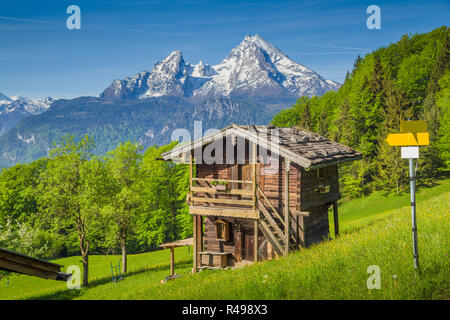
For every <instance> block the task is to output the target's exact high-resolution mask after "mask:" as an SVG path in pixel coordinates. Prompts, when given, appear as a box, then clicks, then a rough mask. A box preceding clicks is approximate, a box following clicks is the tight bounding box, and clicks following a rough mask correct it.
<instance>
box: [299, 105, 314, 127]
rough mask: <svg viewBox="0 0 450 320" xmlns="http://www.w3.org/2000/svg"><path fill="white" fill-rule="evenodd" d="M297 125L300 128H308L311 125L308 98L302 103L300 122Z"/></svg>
mask: <svg viewBox="0 0 450 320" xmlns="http://www.w3.org/2000/svg"><path fill="white" fill-rule="evenodd" d="M298 125H299V127H300V128H302V129H305V130H310V129H311V127H312V126H313V123H312V117H311V110H310V107H309V101H308V100H307V101H305V102H304V103H303V108H302V114H301V117H300V122H299V124H298Z"/></svg>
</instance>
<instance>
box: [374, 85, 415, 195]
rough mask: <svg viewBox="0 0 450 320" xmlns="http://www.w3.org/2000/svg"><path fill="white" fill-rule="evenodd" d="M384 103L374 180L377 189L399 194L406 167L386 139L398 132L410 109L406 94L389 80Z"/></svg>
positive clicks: (398, 153)
mask: <svg viewBox="0 0 450 320" xmlns="http://www.w3.org/2000/svg"><path fill="white" fill-rule="evenodd" d="M384 101H385V104H384V106H383V109H382V114H383V118H384V120H383V122H382V126H381V128H382V129H381V135H380V141H379V147H378V154H377V161H376V175H375V176H374V179H375V181H376V183H377V186H378V187H381V188H383V189H388V190H389V189H391V190H392V189H395V190H396V193H397V194H399V193H400V192H401V191H402V189H403V188H404V186H405V181H406V180H405V179H406V177H407V171H406V169H407V165H406V162H405V161H404V160H402V159H401V158H400V150H399V148H394V147H391V146H390V145H389V144H388V143H387V142H386V137H387V135H388V134H390V133H393V132H397V131H398V130H399V128H400V121H402V120H406V119H408V118H410V117H411V115H412V108H411V103H410V101H408V99H407V97H406V94H404V93H403V92H401V91H400V90H399V89H398V88H397V87H396V86H395V84H394V83H393V82H392V81H390V80H387V81H385V97H384Z"/></svg>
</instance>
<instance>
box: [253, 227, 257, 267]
mask: <svg viewBox="0 0 450 320" xmlns="http://www.w3.org/2000/svg"><path fill="white" fill-rule="evenodd" d="M253 227H254V230H255V231H254V233H253V234H254V238H253V251H254V253H253V261H255V262H258V220H256V219H255V221H254V223H253Z"/></svg>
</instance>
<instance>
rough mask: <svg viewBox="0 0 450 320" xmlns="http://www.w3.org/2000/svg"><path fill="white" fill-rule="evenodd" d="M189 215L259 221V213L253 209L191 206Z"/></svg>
mask: <svg viewBox="0 0 450 320" xmlns="http://www.w3.org/2000/svg"><path fill="white" fill-rule="evenodd" d="M189 213H190V214H194V215H201V216H222V217H231V218H244V219H259V211H258V210H252V209H238V208H236V209H233V208H219V207H201V206H190V207H189Z"/></svg>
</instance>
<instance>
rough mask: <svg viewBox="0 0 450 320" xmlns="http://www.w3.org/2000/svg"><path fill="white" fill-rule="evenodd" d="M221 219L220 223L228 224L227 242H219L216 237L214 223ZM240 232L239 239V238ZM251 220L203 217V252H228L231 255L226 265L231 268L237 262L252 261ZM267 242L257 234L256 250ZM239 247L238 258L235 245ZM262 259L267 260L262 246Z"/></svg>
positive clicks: (265, 248)
mask: <svg viewBox="0 0 450 320" xmlns="http://www.w3.org/2000/svg"><path fill="white" fill-rule="evenodd" d="M217 219H221V220H222V221H225V222H228V223H229V224H230V228H229V232H230V234H229V240H228V241H224V240H219V239H217V237H216V229H215V225H214V221H216V220H217ZM239 230H240V239H238V237H239ZM253 232H254V229H253V220H252V219H241V218H228V217H205V222H204V238H203V239H204V240H203V241H204V242H203V245H204V248H205V251H212V252H229V253H231V254H230V256H229V258H228V265H230V266H233V265H235V264H236V262H238V261H242V260H250V261H253V257H254V256H253V254H254V252H253V241H254V240H253V239H254V238H253V236H254V233H253ZM265 242H267V241H266V239H265V237H264V236H263V235H262V234H261V232H259V233H258V248H259V247H260V246H261V244H263V243H265ZM239 243H240V246H241V250H240V255H241V257H240V258H239V249H238V248H237V245H239ZM260 253H261V254H262V258H263V259H266V258H267V246H264V247H263V248H262V250H260Z"/></svg>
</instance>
